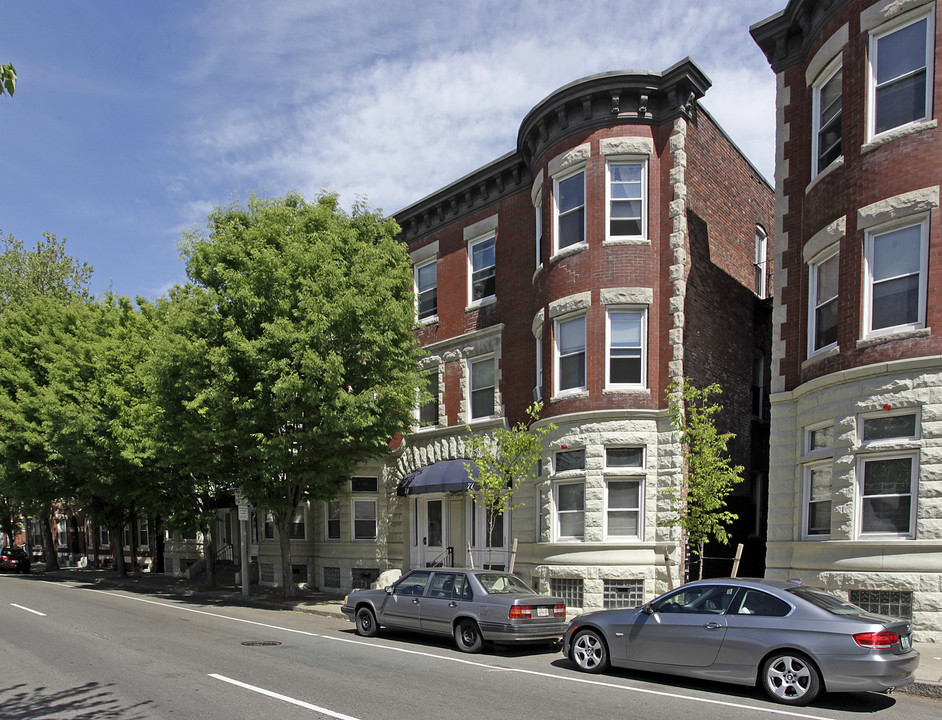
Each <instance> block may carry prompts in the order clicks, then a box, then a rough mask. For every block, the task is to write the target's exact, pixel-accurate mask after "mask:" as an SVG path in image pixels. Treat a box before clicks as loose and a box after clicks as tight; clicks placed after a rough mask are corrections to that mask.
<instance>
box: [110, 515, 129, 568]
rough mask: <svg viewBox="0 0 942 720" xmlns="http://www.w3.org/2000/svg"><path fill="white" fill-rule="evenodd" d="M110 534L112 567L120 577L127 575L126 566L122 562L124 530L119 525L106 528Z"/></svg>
mask: <svg viewBox="0 0 942 720" xmlns="http://www.w3.org/2000/svg"><path fill="white" fill-rule="evenodd" d="M108 532H110V533H111V556H112V557H113V558H114V567H115V570H117V571H118V574H119V575H120V576H121V577H125V576H126V575H127V574H128V566H127V565H126V564H125V562H124V528H123V527H121V526H120V525H117V526H115V527H110V528H108Z"/></svg>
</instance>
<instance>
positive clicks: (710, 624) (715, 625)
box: [703, 622, 723, 630]
mask: <svg viewBox="0 0 942 720" xmlns="http://www.w3.org/2000/svg"><path fill="white" fill-rule="evenodd" d="M703 627H705V628H706V629H707V630H719V629H720V628H721V627H723V626H722V625H720V624H719V623H715V622H708V623H707V624H706V625H704V626H703Z"/></svg>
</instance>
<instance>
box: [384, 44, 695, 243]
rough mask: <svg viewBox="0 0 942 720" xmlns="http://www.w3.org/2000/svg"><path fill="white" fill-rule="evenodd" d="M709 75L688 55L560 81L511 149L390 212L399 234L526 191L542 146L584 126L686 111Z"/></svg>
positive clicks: (663, 119) (658, 121)
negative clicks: (659, 67) (657, 65)
mask: <svg viewBox="0 0 942 720" xmlns="http://www.w3.org/2000/svg"><path fill="white" fill-rule="evenodd" d="M711 84H712V83H711V82H710V79H709V78H708V77H707V76H706V74H705V73H704V72H703V71H702V70H701V69H700V68H699V67H698V66H697V65H696V63H694V62H693V60H691V59H690V58H685V59H684V60H681V61H680V62H679V63H677V64H676V65H673V66H672V67H670V68H668V69H667V70H665V71H664V72H653V71H637V70H623V71H616V72H608V73H601V74H599V75H592V76H590V77H587V78H582V79H581V80H576V81H575V82H572V83H569V84H568V85H564V86H563V87H561V88H560V89H559V90H557V91H555V92H554V93H553V94H551V95H550V96H548V97H547V98H545V99H544V100H543V101H541V102H540V103H539V104H537V105H536V106H535V107H534V108H533V109H532V110H531V111H530V112H529V113H528V114H527V116H526V117H525V118H524V120H523V122H522V123H521V125H520V130H519V132H518V134H517V149H516V150H515V151H513V152H510V153H507V154H506V155H504V156H503V157H500V158H498V159H497V160H494V161H493V162H491V163H489V164H487V165H485V166H484V167H481V168H479V169H478V170H475V171H474V172H472V173H470V174H468V175H466V176H465V177H463V178H460V179H459V180H456V181H455V182H453V183H451V184H449V185H446V186H445V187H443V188H441V189H439V190H437V191H435V192H434V193H432V194H431V195H429V196H427V197H425V198H423V199H421V200H419V201H418V202H415V203H413V204H412V205H409V206H408V207H405V208H403V209H402V210H399V211H398V212H396V213H393V217H394V218H395V219H396V221H397V222H398V223H399V225H400V227H401V228H402V233H401V234H400V236H399V239H400V240H401V241H404V242H407V243H408V242H414V241H415V240H416V239H418V238H420V237H423V236H425V235H427V234H429V233H432V232H435V231H436V230H438V229H439V228H441V227H444V226H445V225H449V224H451V223H454V222H456V221H458V220H460V219H462V218H464V217H467V216H469V215H471V214H472V213H476V212H478V211H480V210H482V209H484V208H486V207H488V206H493V205H495V204H496V203H498V202H500V201H501V200H503V199H505V198H508V197H510V196H512V195H515V194H516V193H518V192H520V191H521V190H532V188H533V177H534V176H533V167H534V164H536V162H538V161H539V159H540V157H541V155H542V153H543V152H545V151H546V150H547V149H548V148H549V147H550V146H551V145H554V144H556V143H558V142H560V141H561V140H564V139H565V138H567V137H571V136H574V135H577V134H579V133H582V132H585V131H586V130H595V129H598V128H603V127H613V126H617V125H662V124H665V123H668V122H673V121H674V120H675V119H676V118H678V117H684V118H687V119H689V118H692V117H694V115H695V113H696V110H697V101H698V100H699V99H700V98H702V97H703V95H704V94H705V93H706V91H707V90H708V89H709V87H710V85H711Z"/></svg>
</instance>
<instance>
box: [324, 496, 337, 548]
mask: <svg viewBox="0 0 942 720" xmlns="http://www.w3.org/2000/svg"><path fill="white" fill-rule="evenodd" d="M327 539H328V540H339V539H340V501H339V500H331V501H330V502H329V503H327Z"/></svg>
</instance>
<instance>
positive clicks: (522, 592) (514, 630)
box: [340, 568, 566, 653]
mask: <svg viewBox="0 0 942 720" xmlns="http://www.w3.org/2000/svg"><path fill="white" fill-rule="evenodd" d="M340 610H341V612H343V614H344V615H346V616H347V618H348V619H350V620H351V621H353V622H355V623H356V629H357V633H358V634H359V635H362V636H364V637H373V636H374V635H376V633H377V632H378V631H379V628H380V626H384V627H387V628H394V629H398V630H413V631H415V632H419V633H426V634H432V635H451V636H453V637H454V638H455V643H456V644H457V645H458V649H459V650H461V651H462V652H469V653H473V652H479V651H480V650H481V649H482V648H483V647H484V642H485V641H493V642H498V643H532V642H549V643H553V644H558V642H559V640H560V638H561V637H562V634H563V631H564V630H565V629H566V603H565V601H564V600H563V599H562V598H558V597H551V596H548V595H539V594H537V593H536V592H535V591H534V590H532V589H531V588H530V587H529V586H528V585H527V584H526V583H525V582H524V581H523V580H522V579H521V578H520V577H518V576H517V575H514V574H512V573H508V572H499V571H496V570H458V569H455V568H434V569H430V570H413V571H412V572H410V573H408V574H407V575H404V576H403V577H402V578H401V579H400V580H399V581H398V582H397V583H396V584H395V585H392V586H390V587H387V588H385V589H384V590H360V591H358V592H353V593H350V594H349V595H347V597H345V598H344V601H343V605H342V606H341V608H340ZM557 646H558V645H557Z"/></svg>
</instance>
